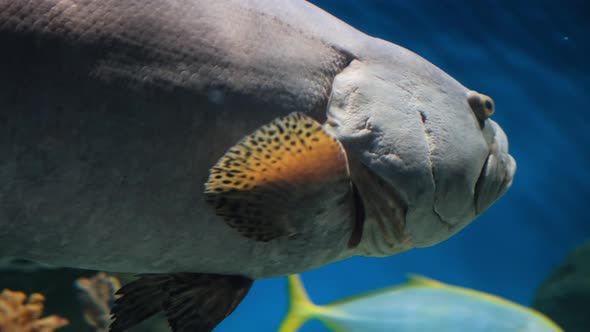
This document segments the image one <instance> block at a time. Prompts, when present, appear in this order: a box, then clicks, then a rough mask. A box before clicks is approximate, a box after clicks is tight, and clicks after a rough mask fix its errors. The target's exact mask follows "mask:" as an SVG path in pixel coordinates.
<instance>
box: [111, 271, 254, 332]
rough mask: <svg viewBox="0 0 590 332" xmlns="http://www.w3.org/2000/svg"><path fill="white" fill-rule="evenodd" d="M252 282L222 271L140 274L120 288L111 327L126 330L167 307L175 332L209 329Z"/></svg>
mask: <svg viewBox="0 0 590 332" xmlns="http://www.w3.org/2000/svg"><path fill="white" fill-rule="evenodd" d="M252 283H253V280H252V279H249V278H246V277H242V276H231V275H220V274H204V273H174V274H147V275H140V276H139V279H137V280H135V281H133V282H131V283H129V284H127V285H125V286H123V287H122V288H121V289H120V290H119V292H117V294H120V295H121V297H120V298H119V299H117V300H116V301H115V305H114V306H113V309H112V314H113V323H112V324H111V327H110V331H111V332H123V331H125V330H127V329H129V328H131V327H132V326H134V325H136V324H138V323H140V322H141V321H143V320H145V319H147V318H149V317H150V316H152V315H154V314H156V313H158V312H159V311H164V313H165V314H166V318H167V319H168V323H169V324H170V328H171V330H172V332H209V331H211V330H213V329H214V328H215V326H217V325H218V324H219V323H220V322H221V321H222V320H223V319H225V317H227V316H228V315H229V314H231V313H232V312H233V311H234V309H235V308H236V307H237V306H238V304H239V303H240V302H241V301H242V299H243V298H244V297H245V296H246V294H247V293H248V291H249V290H250V287H252Z"/></svg>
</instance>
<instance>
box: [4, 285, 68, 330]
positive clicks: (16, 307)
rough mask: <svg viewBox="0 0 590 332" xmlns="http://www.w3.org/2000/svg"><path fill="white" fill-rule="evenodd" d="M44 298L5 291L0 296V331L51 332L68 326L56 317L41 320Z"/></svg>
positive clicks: (65, 320) (66, 321) (37, 295)
mask: <svg viewBox="0 0 590 332" xmlns="http://www.w3.org/2000/svg"><path fill="white" fill-rule="evenodd" d="M44 301H45V297H44V296H43V295H41V294H39V293H34V294H31V295H30V296H29V298H28V299H27V296H26V294H25V293H22V292H13V291H10V290H8V289H5V290H4V291H3V292H2V293H1V294H0V331H2V332H52V331H55V330H56V329H59V328H60V327H63V326H65V325H68V323H69V322H68V320H67V319H65V318H63V317H59V316H56V315H52V316H48V317H44V318H41V315H42V314H43V309H44V304H43V302H44Z"/></svg>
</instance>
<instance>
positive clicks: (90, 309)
mask: <svg viewBox="0 0 590 332" xmlns="http://www.w3.org/2000/svg"><path fill="white" fill-rule="evenodd" d="M76 286H77V287H78V289H80V290H81V292H80V297H81V300H82V303H83V309H84V318H85V319H86V322H87V323H88V324H89V325H91V326H93V327H94V328H95V330H96V332H106V331H108V327H109V325H110V323H111V317H110V312H111V306H112V305H113V303H114V301H115V299H116V295H115V292H116V291H117V290H118V289H119V288H121V283H120V282H119V280H118V279H117V278H115V277H112V276H107V275H106V274H105V273H104V272H99V273H97V274H96V275H95V276H94V277H91V278H79V279H77V280H76Z"/></svg>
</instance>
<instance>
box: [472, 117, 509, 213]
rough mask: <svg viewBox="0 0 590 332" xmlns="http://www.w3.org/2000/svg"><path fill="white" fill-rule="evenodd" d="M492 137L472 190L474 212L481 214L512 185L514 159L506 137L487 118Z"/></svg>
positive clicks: (495, 124) (496, 125)
mask: <svg viewBox="0 0 590 332" xmlns="http://www.w3.org/2000/svg"><path fill="white" fill-rule="evenodd" d="M488 123H489V127H490V130H491V131H492V133H493V138H492V140H491V143H490V152H489V154H488V157H487V159H486V161H485V163H484V165H483V168H482V170H481V174H480V176H479V178H478V180H477V183H476V185H475V190H474V206H475V214H476V215H480V214H482V213H483V212H484V211H485V210H486V209H487V208H489V207H490V206H491V205H492V204H493V203H494V202H495V201H496V200H497V199H498V198H500V197H501V196H502V195H503V194H504V193H505V192H506V191H507V190H508V189H509V188H510V186H511V185H512V179H513V178H514V174H515V173H516V161H515V160H514V158H513V157H512V156H511V155H510V154H509V152H508V138H507V137H506V134H505V133H504V131H503V130H502V128H500V126H499V125H498V124H497V123H496V122H494V121H492V120H488Z"/></svg>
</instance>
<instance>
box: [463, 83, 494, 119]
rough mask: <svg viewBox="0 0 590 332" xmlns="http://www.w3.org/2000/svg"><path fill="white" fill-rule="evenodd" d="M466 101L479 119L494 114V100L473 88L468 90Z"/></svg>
mask: <svg viewBox="0 0 590 332" xmlns="http://www.w3.org/2000/svg"><path fill="white" fill-rule="evenodd" d="M467 102H468V103H469V106H470V107H471V110H472V111H473V113H474V114H475V116H476V117H477V118H478V119H479V120H480V121H484V120H486V119H488V118H490V117H491V116H492V114H494V101H493V100H492V98H490V97H488V96H486V95H484V94H481V93H479V92H477V91H473V90H472V91H469V92H468V93H467Z"/></svg>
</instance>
